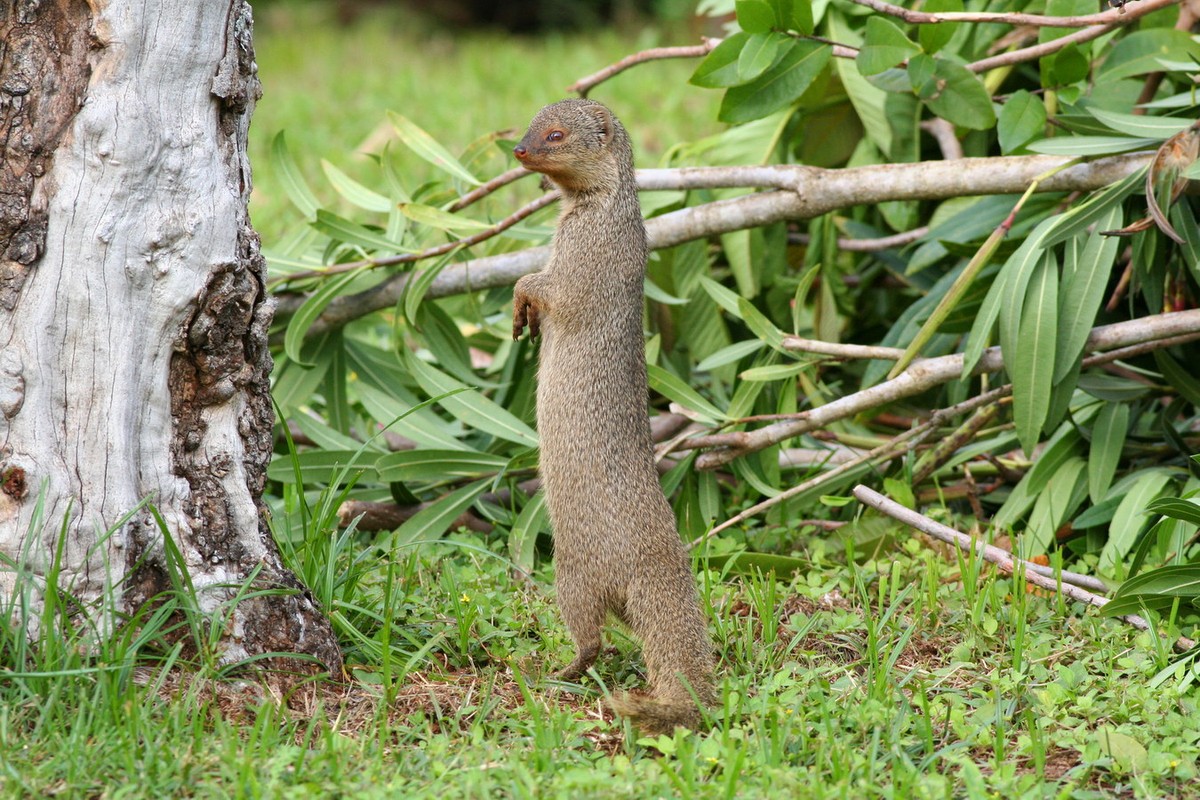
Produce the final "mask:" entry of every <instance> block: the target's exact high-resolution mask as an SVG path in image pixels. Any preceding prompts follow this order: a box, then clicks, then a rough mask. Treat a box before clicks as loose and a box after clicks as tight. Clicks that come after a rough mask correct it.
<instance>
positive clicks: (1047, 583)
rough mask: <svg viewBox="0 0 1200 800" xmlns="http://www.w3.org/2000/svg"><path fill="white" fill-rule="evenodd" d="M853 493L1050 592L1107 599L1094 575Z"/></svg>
mask: <svg viewBox="0 0 1200 800" xmlns="http://www.w3.org/2000/svg"><path fill="white" fill-rule="evenodd" d="M854 496H855V497H856V498H858V500H859V502H861V503H863V504H864V505H868V506H870V507H871V508H874V509H876V510H878V511H881V512H883V513H884V514H887V515H888V516H889V517H892V518H893V519H896V520H899V521H900V522H903V523H904V524H905V525H908V526H910V527H913V528H916V529H917V530H919V531H921V532H923V533H927V534H929V535H930V536H933V537H934V538H936V539H940V540H941V541H943V542H946V543H948V544H952V545H955V546H956V547H958V548H959V549H961V550H964V551H967V552H969V551H971V550H974V551H975V552H976V553H978V554H979V556H980V557H982V558H984V559H985V560H987V561H990V562H991V563H993V564H995V565H996V566H998V567H1000V569H1001V570H1003V571H1004V572H1007V573H1010V574H1012V573H1014V572H1016V571H1017V568H1018V567H1020V569H1021V570H1022V571H1023V572H1024V573H1025V580H1026V581H1028V582H1029V583H1032V584H1034V585H1035V586H1040V587H1041V588H1043V589H1047V590H1049V591H1052V592H1059V593H1061V594H1064V595H1066V596H1067V597H1069V598H1071V599H1072V600H1077V601H1079V602H1082V603H1088V604H1090V605H1093V606H1096V607H1097V608H1103V607H1104V606H1105V605H1107V604H1108V602H1109V601H1108V598H1106V597H1100V596H1099V595H1097V594H1094V593H1092V592H1090V591H1088V588H1091V589H1097V590H1099V591H1107V587H1106V586H1105V585H1104V583H1103V582H1102V581H1100V580H1099V579H1097V578H1095V577H1092V576H1090V575H1080V574H1078V573H1074V572H1068V571H1066V570H1055V569H1053V568H1052V567H1046V566H1043V565H1041V564H1034V563H1031V562H1029V561H1025V560H1024V559H1021V558H1018V557H1016V556H1014V555H1013V554H1012V553H1009V552H1008V551H1007V550H1002V549H1000V548H999V547H995V546H993V545H990V544H987V543H985V542H982V541H979V540H978V539H974V538H972V537H970V536H967V535H966V534H965V533H962V532H960V531H956V530H955V529H954V528H951V527H948V526H946V525H942V524H941V523H940V522H937V521H935V520H932V519H930V518H929V517H927V516H925V515H924V514H919V513H917V512H916V511H913V510H912V509H909V508H905V507H904V506H902V505H900V504H899V503H897V502H895V501H893V500H889V499H888V498H886V497H884V496H883V495H881V494H880V493H879V492H876V491H874V490H872V489H869V488H867V487H866V486H862V485H859V486H855V487H854ZM1084 587H1088V588H1084ZM1120 619H1122V620H1124V621H1125V622H1127V623H1129V624H1130V625H1132V626H1133V627H1135V628H1137V629H1139V630H1143V631H1148V630H1150V627H1151V626H1150V623H1149V622H1148V621H1147V620H1146V619H1145V618H1143V617H1139V616H1138V615H1137V614H1126V615H1125V616H1123V617H1120ZM1195 646H1196V643H1195V642H1194V641H1192V640H1191V639H1188V638H1187V637H1184V636H1181V637H1179V638H1178V639H1177V640H1176V641H1175V650H1176V651H1177V652H1184V651H1187V650H1191V649H1192V648H1193V647H1195Z"/></svg>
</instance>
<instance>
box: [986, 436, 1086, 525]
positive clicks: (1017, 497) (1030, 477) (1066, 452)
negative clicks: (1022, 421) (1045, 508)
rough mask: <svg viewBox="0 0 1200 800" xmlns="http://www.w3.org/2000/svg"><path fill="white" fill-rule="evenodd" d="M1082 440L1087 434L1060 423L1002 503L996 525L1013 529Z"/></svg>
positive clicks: (1075, 452) (995, 521) (995, 518)
mask: <svg viewBox="0 0 1200 800" xmlns="http://www.w3.org/2000/svg"><path fill="white" fill-rule="evenodd" d="M1082 443H1083V437H1082V436H1081V435H1080V434H1079V432H1078V431H1077V430H1076V429H1075V427H1074V426H1072V425H1062V426H1060V427H1059V429H1058V430H1057V431H1055V432H1054V435H1053V436H1051V437H1050V441H1048V442H1046V447H1045V448H1044V449H1043V450H1042V453H1041V455H1040V456H1038V460H1037V461H1035V462H1034V464H1033V467H1032V468H1031V469H1030V470H1029V471H1028V472H1026V473H1025V477H1023V478H1021V480H1020V481H1019V482H1018V483H1017V485H1016V486H1015V487H1013V490H1012V492H1011V493H1010V494H1009V495H1008V499H1007V500H1005V501H1004V505H1002V506H1000V510H999V511H997V512H996V516H995V517H994V518H993V520H992V521H993V522H994V523H995V525H996V527H997V528H1000V529H1004V528H1011V527H1012V526H1013V525H1015V524H1016V523H1017V520H1019V519H1021V517H1023V516H1025V512H1027V511H1028V510H1029V507H1030V506H1032V505H1033V502H1034V500H1036V499H1037V496H1038V495H1039V494H1040V493H1041V492H1042V490H1043V489H1045V488H1046V484H1047V483H1049V482H1050V478H1051V477H1053V476H1054V474H1055V473H1056V472H1057V471H1058V470H1059V468H1060V467H1062V465H1063V464H1065V463H1067V461H1068V460H1069V459H1071V458H1072V457H1073V456H1075V455H1076V454H1077V453H1078V452H1079V449H1080V446H1081V445H1082Z"/></svg>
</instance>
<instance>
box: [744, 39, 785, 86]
mask: <svg viewBox="0 0 1200 800" xmlns="http://www.w3.org/2000/svg"><path fill="white" fill-rule="evenodd" d="M790 41H791V38H789V37H788V36H787V34H783V33H775V32H773V31H772V32H770V33H755V34H752V35H751V36H750V41H748V42H746V46H745V47H743V48H742V52H741V54H740V55H739V56H738V67H737V69H738V83H747V82H749V81H752V80H754V79H755V78H757V77H758V76H759V75H762V74H763V73H764V72H766V71H767V69H768V68H769V67H770V66H771V65H772V64H774V63H775V59H776V57H777V56H778V55H779V51H780V50H781V49H782V48H783V46H784V45H785V44H787V43H788V42H790Z"/></svg>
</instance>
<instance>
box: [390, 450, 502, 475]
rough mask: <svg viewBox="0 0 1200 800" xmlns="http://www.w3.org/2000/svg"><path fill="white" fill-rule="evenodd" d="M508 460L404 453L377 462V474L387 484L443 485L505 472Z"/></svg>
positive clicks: (453, 452)
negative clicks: (443, 482) (454, 479)
mask: <svg viewBox="0 0 1200 800" xmlns="http://www.w3.org/2000/svg"><path fill="white" fill-rule="evenodd" d="M508 462H509V458H508V457H507V456H499V455H494V454H492V453H476V452H471V451H464V450H432V449H429V450H427V449H418V450H401V451H398V452H395V453H388V454H386V455H384V456H382V457H381V458H379V459H378V460H377V461H376V462H375V470H376V472H378V473H379V479H380V480H381V481H383V482H384V483H395V482H403V481H444V480H449V479H450V478H477V477H480V476H483V475H494V474H496V473H498V472H502V471H503V470H504V468H505V467H506V466H507V465H508Z"/></svg>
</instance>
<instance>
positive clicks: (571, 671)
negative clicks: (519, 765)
mask: <svg viewBox="0 0 1200 800" xmlns="http://www.w3.org/2000/svg"><path fill="white" fill-rule="evenodd" d="M513 152H514V154H515V155H516V157H517V159H518V160H519V161H520V162H521V163H522V164H523V165H524V166H525V167H526V168H527V169H530V170H533V171H535V172H540V173H543V174H545V175H546V176H547V177H548V178H549V179H550V181H551V182H553V184H555V185H556V186H558V188H559V189H561V190H562V195H563V201H562V202H563V207H562V213H561V215H560V217H559V220H558V230H557V232H556V233H555V236H554V243H553V246H552V249H551V256H550V261H549V263H548V264H547V265H546V267H545V268H544V269H543V270H542V271H541V272H538V273H535V274H533V275H526V276H525V277H523V278H521V279H520V280H519V281H517V285H516V287H515V289H514V292H513V338H519V337H520V335H521V333H522V331H523V330H524V328H525V327H526V325H528V327H529V332H530V336H531V337H534V336H538V335H539V333H540V335H541V339H542V342H541V353H540V359H539V367H538V389H537V427H538V435H539V438H540V440H541V467H540V469H541V474H542V485H543V487H544V490H545V493H546V505H547V508H548V510H549V512H550V524H551V528H552V530H553V536H554V563H555V587H556V589H557V593H558V605H559V608H560V610H561V612H562V616H563V619H564V621H565V622H566V623H567V627H568V628H569V629H570V631H571V636H572V637H573V638H574V640H575V645H576V648H577V651H578V652H577V654H576V656H575V659H574V660H573V661H572V662H571V663H570V664H569V665H568V666H567V667H566V668H565V669H563V670H562V671H561V672H559V673H558V677H560V678H562V679H564V680H574V679H577V678H578V677H579V676H580V675H582V674H583V673H584V672H585V671H586V670H587V669H588V667H590V666H591V665H592V663H593V662H594V661H595V660H596V656H597V655H598V654H599V652H600V629H601V626H602V625H603V624H604V622H605V620H606V618H607V616H608V614H609V613H612V614H613V616H615V617H617V618H618V619H619V620H621V621H622V622H624V623H625V624H626V625H628V626H629V628H630V629H631V630H632V631H633V632H634V634H635V635H636V636H637V637H638V638H640V639H641V641H642V649H643V652H644V656H645V661H646V669H647V672H648V673H649V681H650V690H651V693H652V697H650V698H646V697H635V696H628V695H627V696H623V697H620V698H617V699H616V700H615V702H614V704H613V705H614V707H615V709H616V710H617V711H618V712H619V713H621V714H624V715H626V716H628V717H630V718H632V719H633V721H634V722H635V723H636V724H637V725H638V727H639V728H641V729H642V730H643V731H644V732H647V733H660V732H670V731H671V730H673V729H674V727H675V726H676V725H684V726H688V727H695V726H696V725H697V724H698V723H699V722H700V720H701V714H700V710H699V708H698V707H697V705H696V700H697V699H698V700H699V701H700V703H702V704H704V705H711V704H712V702H713V687H712V670H713V667H712V651H711V647H710V644H709V638H708V632H707V629H706V625H705V619H704V615H703V613H702V612H701V610H700V601H699V598H698V596H697V592H696V584H695V578H694V576H693V575H692V571H691V564H690V562H689V560H688V556H687V551H686V550H685V549H684V546H683V542H682V541H681V540H680V537H679V533H678V531H677V530H676V527H675V516H674V514H673V513H672V511H671V507H670V505H669V504H668V503H667V499H666V497H664V496H663V492H662V488H661V487H660V486H659V482H658V473H657V472H656V471H655V468H654V453H653V446H652V443H651V438H650V424H649V418H648V415H647V408H646V406H647V398H648V395H649V389H648V387H647V382H646V356H645V341H644V336H643V329H642V294H643V277H644V274H645V270H646V256H647V252H648V248H647V244H646V228H645V225H644V224H643V222H642V214H641V208H640V206H639V205H638V196H637V185H636V182H635V179H634V172H633V147H632V145H631V144H630V141H629V136H628V134H627V133H626V132H625V128H624V127H622V126H621V123H620V122H618V121H617V119H616V117H614V116H613V114H612V112H611V111H609V110H608V109H607V108H606V107H604V106H603V105H601V104H600V103H596V102H593V101H590V100H575V99H572V100H563V101H561V102H558V103H554V104H553V105H549V106H546V107H545V108H543V109H542V110H541V111H539V112H538V114H537V116H535V117H534V118H533V121H532V122H531V123H530V125H529V131H528V132H527V133H526V134H525V137H524V138H523V139H522V140H521V143H520V144H519V145H517V147H516V148H515V149H514V151H513Z"/></svg>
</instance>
